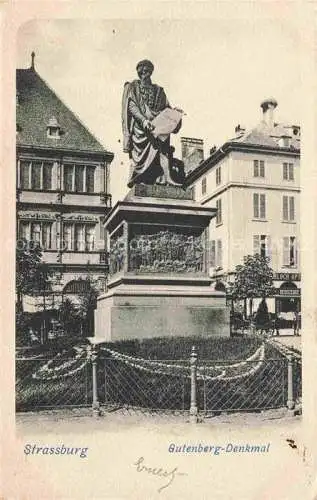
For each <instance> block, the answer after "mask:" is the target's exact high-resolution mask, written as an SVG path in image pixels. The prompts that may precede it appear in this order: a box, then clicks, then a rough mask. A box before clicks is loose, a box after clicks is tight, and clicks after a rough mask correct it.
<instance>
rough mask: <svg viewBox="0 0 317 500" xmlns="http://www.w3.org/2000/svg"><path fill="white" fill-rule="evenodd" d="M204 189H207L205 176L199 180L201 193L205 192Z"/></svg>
mask: <svg viewBox="0 0 317 500" xmlns="http://www.w3.org/2000/svg"><path fill="white" fill-rule="evenodd" d="M206 191H207V178H206V177H204V178H203V179H202V180H201V194H206Z"/></svg>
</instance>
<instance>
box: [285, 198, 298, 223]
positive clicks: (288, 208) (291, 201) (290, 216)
mask: <svg viewBox="0 0 317 500" xmlns="http://www.w3.org/2000/svg"><path fill="white" fill-rule="evenodd" d="M283 221H286V222H294V221H295V198H294V196H283Z"/></svg>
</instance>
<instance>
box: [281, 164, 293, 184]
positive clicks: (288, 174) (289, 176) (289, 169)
mask: <svg viewBox="0 0 317 500" xmlns="http://www.w3.org/2000/svg"><path fill="white" fill-rule="evenodd" d="M293 180H294V164H293V163H283V181H293Z"/></svg>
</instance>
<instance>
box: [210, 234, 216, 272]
mask: <svg viewBox="0 0 317 500" xmlns="http://www.w3.org/2000/svg"><path fill="white" fill-rule="evenodd" d="M209 265H210V267H215V266H216V242H215V240H211V241H210V253H209Z"/></svg>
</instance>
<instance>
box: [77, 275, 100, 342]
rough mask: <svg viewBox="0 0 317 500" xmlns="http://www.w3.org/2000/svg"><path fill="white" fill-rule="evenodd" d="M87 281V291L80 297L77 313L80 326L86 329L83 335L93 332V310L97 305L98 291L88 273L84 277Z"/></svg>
mask: <svg viewBox="0 0 317 500" xmlns="http://www.w3.org/2000/svg"><path fill="white" fill-rule="evenodd" d="M85 281H87V284H88V285H89V286H87V291H86V292H85V293H84V294H83V295H82V296H81V297H80V303H79V307H78V313H79V316H80V318H81V322H82V328H83V329H84V330H85V331H86V335H85V336H89V335H92V333H93V317H94V310H95V309H96V307H97V297H98V291H97V289H96V288H95V285H94V282H93V280H92V278H91V277H90V275H88V276H87V277H86V279H85Z"/></svg>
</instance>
